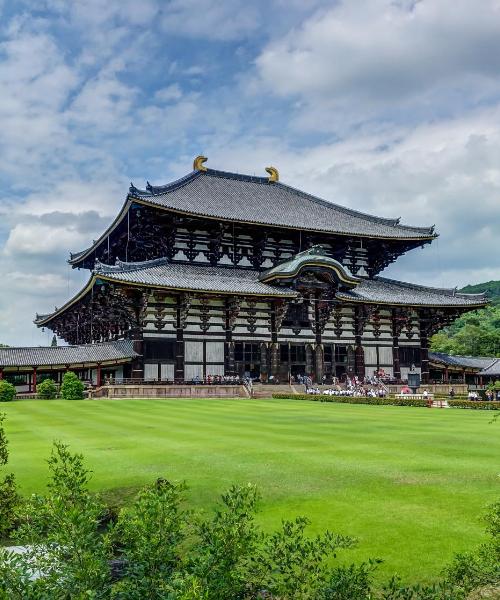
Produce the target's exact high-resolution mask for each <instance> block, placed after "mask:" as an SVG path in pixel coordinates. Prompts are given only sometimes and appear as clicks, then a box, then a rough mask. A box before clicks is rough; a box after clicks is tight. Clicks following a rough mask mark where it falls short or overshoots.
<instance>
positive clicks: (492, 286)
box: [460, 281, 500, 304]
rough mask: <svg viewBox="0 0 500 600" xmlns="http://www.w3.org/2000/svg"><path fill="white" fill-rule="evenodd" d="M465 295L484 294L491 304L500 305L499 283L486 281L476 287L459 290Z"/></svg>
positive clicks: (469, 286)
mask: <svg viewBox="0 0 500 600" xmlns="http://www.w3.org/2000/svg"><path fill="white" fill-rule="evenodd" d="M460 291H461V292H465V293H466V294H479V293H481V292H486V295H487V296H488V298H489V299H490V301H491V302H492V304H500V281H487V282H486V283H477V284H476V285H466V286H465V287H464V288H462V289H461V290H460Z"/></svg>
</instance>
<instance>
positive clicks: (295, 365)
mask: <svg viewBox="0 0 500 600" xmlns="http://www.w3.org/2000/svg"><path fill="white" fill-rule="evenodd" d="M311 358H312V357H311ZM312 369H313V367H312V360H311V364H308V361H307V352H306V345H305V344H296V343H293V342H288V343H286V344H280V367H279V375H280V379H281V380H284V381H288V380H289V379H290V377H291V376H293V377H294V378H296V377H297V376H298V375H312V374H313V373H312Z"/></svg>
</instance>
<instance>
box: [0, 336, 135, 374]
mask: <svg viewBox="0 0 500 600" xmlns="http://www.w3.org/2000/svg"><path fill="white" fill-rule="evenodd" d="M135 356H137V354H136V352H134V348H133V342H132V341H131V340H118V341H115V342H104V343H102V344H84V345H82V346H48V347H34V348H0V367H39V366H45V367H48V366H62V367H63V366H65V365H75V364H82V363H97V362H105V361H118V360H126V359H128V358H134V357H135Z"/></svg>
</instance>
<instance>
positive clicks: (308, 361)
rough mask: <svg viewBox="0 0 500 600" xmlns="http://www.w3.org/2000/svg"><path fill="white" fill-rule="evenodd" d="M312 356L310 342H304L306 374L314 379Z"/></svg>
mask: <svg viewBox="0 0 500 600" xmlns="http://www.w3.org/2000/svg"><path fill="white" fill-rule="evenodd" d="M313 364H314V357H313V348H312V344H306V375H309V377H311V379H313V380H314V379H315V373H314V366H313Z"/></svg>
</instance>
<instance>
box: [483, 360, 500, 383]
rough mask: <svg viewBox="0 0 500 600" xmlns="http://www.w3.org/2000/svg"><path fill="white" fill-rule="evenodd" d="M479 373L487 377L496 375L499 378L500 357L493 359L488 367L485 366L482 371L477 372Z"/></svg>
mask: <svg viewBox="0 0 500 600" xmlns="http://www.w3.org/2000/svg"><path fill="white" fill-rule="evenodd" d="M479 374H480V375H486V376H488V377H498V378H500V358H497V359H495V362H493V363H492V364H491V365H489V366H488V367H485V368H484V369H483V370H482V371H480V372H479Z"/></svg>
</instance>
